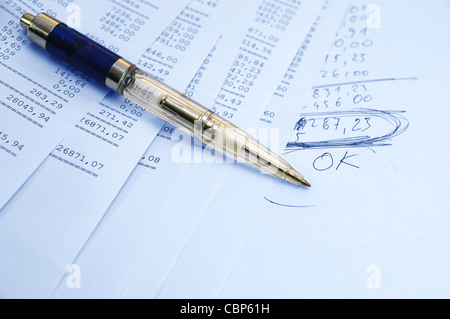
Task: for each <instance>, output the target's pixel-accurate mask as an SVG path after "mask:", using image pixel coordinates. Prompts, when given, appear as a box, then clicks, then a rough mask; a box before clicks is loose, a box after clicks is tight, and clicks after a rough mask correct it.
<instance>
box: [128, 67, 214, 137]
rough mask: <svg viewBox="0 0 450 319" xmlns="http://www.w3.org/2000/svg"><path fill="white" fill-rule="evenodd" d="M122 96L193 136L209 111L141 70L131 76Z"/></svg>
mask: <svg viewBox="0 0 450 319" xmlns="http://www.w3.org/2000/svg"><path fill="white" fill-rule="evenodd" d="M122 94H123V95H124V96H125V97H126V98H128V99H130V100H131V101H133V102H134V103H136V104H138V105H140V106H142V107H143V108H145V109H146V110H148V111H150V112H152V113H153V114H155V115H157V116H158V117H160V118H162V119H163V120H165V121H167V122H169V123H172V124H174V125H176V126H177V127H179V128H181V129H183V130H184V131H186V132H187V133H189V134H192V135H193V134H194V128H195V123H196V121H198V119H199V118H201V117H202V115H203V114H204V113H205V112H207V111H208V109H207V108H205V107H203V106H202V105H200V104H198V103H196V102H195V101H193V100H191V99H189V98H188V97H187V96H185V95H183V94H181V93H180V92H178V91H176V90H174V89H172V88H170V87H169V86H167V85H166V84H164V83H163V82H161V81H158V80H156V79H154V78H153V77H151V76H150V75H148V74H146V73H144V72H142V71H140V70H136V71H135V72H134V74H133V75H131V78H130V80H129V83H128V84H127V85H125V87H124V90H123V92H122Z"/></svg>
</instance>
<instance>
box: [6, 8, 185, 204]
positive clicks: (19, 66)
mask: <svg viewBox="0 0 450 319" xmlns="http://www.w3.org/2000/svg"><path fill="white" fill-rule="evenodd" d="M186 3H188V1H187V0H184V1H177V2H176V4H174V3H172V2H170V1H167V0H155V1H151V2H145V3H142V4H131V3H127V2H126V1H116V0H110V1H104V7H102V8H101V9H100V7H98V8H97V10H91V6H92V2H91V1H87V0H82V1H58V2H55V1H49V0H42V1H31V2H30V1H24V0H17V1H5V2H2V3H1V4H0V12H1V15H0V26H1V30H0V68H1V70H2V74H3V76H2V77H1V79H0V90H1V92H2V95H1V97H0V104H1V107H0V112H1V117H0V125H1V126H0V132H1V134H0V136H1V137H0V139H1V142H0V164H1V166H2V167H4V168H6V169H5V170H3V171H2V173H1V178H2V180H8V181H9V182H8V183H1V184H0V208H1V207H3V206H4V205H5V203H6V202H7V201H8V200H9V199H10V198H11V196H12V195H13V194H14V193H15V192H16V191H17V190H18V189H19V188H20V187H21V186H22V184H23V183H24V182H25V181H26V180H27V179H28V178H29V177H30V176H31V174H32V173H33V172H34V171H35V170H36V168H37V167H38V166H39V165H40V164H41V163H42V162H43V161H44V160H45V158H47V156H48V155H49V153H50V152H52V150H53V149H54V148H55V146H57V144H58V142H59V141H61V139H62V138H63V137H64V136H65V135H66V134H67V133H68V132H69V131H70V129H71V128H72V127H73V126H74V125H75V124H76V123H77V121H79V119H80V118H81V116H82V115H83V114H86V112H88V110H89V109H91V108H92V107H93V106H94V107H95V102H98V101H100V100H101V99H102V98H103V97H104V96H105V95H106V93H107V92H108V91H107V89H105V88H104V87H103V86H102V85H99V84H98V83H94V81H91V79H90V78H88V77H86V76H85V75H83V74H82V73H81V72H79V71H77V70H76V69H75V68H73V67H71V66H69V65H67V64H65V63H63V62H61V61H59V60H58V59H57V58H55V57H53V56H51V55H50V54H48V53H46V52H44V51H42V48H39V47H38V46H37V45H35V44H32V43H31V42H30V40H29V39H28V37H27V35H26V32H25V30H24V29H23V28H22V27H21V26H20V25H19V20H20V17H21V16H22V15H23V14H24V13H26V12H30V13H32V14H37V13H38V12H44V13H47V14H49V15H50V16H52V17H55V18H57V19H60V20H61V21H62V22H67V23H69V24H70V25H72V26H73V27H75V28H77V29H78V30H79V31H80V32H82V33H84V34H87V35H88V36H89V37H91V38H93V39H94V40H96V41H97V42H99V43H100V44H102V45H104V46H106V47H107V48H109V49H110V50H112V51H113V52H116V53H118V54H121V55H123V56H126V57H127V58H128V59H130V60H132V61H133V60H135V59H136V58H137V57H139V55H140V54H142V52H143V51H144V50H145V49H146V47H147V46H148V44H149V43H150V42H151V41H152V40H154V39H156V38H157V37H158V35H159V34H160V33H161V32H162V31H163V30H164V28H165V27H166V26H167V24H168V23H170V21H171V19H173V18H174V17H175V15H177V14H178V12H179V11H180V10H181V9H182V8H183V7H184V5H185V4H186ZM136 6H138V7H136ZM139 6H141V7H139ZM139 9H141V10H143V9H145V12H147V13H148V14H149V15H151V17H152V18H151V20H150V18H149V16H147V15H143V14H141V13H139ZM166 19H169V20H168V21H167V20H166ZM37 66H39V67H37ZM94 112H95V111H94ZM100 117H102V119H104V116H100ZM87 119H90V118H87ZM104 120H107V119H104ZM98 121H99V120H97V122H98ZM92 122H93V121H92ZM92 122H90V123H92ZM102 123H103V124H105V122H102ZM84 124H85V123H84ZM96 124H97V123H96ZM78 125H79V126H83V125H82V124H80V123H78ZM85 125H86V124H85ZM126 128H127V127H126V125H125V129H126ZM106 129H108V132H106ZM120 129H121V127H119V128H118V129H116V128H115V127H114V128H113V127H105V125H103V126H102V130H104V132H103V135H105V134H107V133H109V137H110V138H109V140H115V142H116V141H117V140H118V139H120V138H121V137H122V136H123V134H122V132H121V131H120ZM100 135H101V134H100ZM113 136H114V137H113ZM111 137H112V138H111ZM63 146H64V147H63V148H61V147H60V146H59V149H60V151H61V152H59V151H58V149H56V150H55V151H54V152H53V153H52V156H53V157H54V158H56V159H61V160H63V161H66V160H67V158H66V157H67V156H61V155H62V154H63V153H62V152H64V155H67V154H69V153H70V154H73V156H76V157H77V159H76V161H74V163H72V165H73V167H77V168H78V169H79V170H81V171H83V172H88V174H89V173H90V174H91V175H92V174H94V175H95V174H96V173H97V172H98V170H99V169H100V167H102V163H100V162H99V160H98V159H97V158H95V157H92V156H89V155H88V154H84V153H83V150H82V149H77V148H68V147H66V146H65V145H63ZM73 156H72V157H73ZM70 162H73V161H70Z"/></svg>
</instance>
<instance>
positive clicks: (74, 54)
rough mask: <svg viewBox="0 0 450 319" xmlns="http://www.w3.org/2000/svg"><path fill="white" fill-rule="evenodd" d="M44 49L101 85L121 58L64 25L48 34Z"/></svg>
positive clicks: (61, 24)
mask: <svg viewBox="0 0 450 319" xmlns="http://www.w3.org/2000/svg"><path fill="white" fill-rule="evenodd" d="M45 49H46V50H47V51H48V52H50V53H52V54H53V55H55V56H57V57H58V58H60V59H61V60H63V61H65V62H67V63H69V64H71V65H73V66H75V67H76V68H77V69H79V70H80V71H81V72H83V73H85V74H86V75H88V76H89V77H91V78H93V79H95V80H97V81H99V82H101V83H105V79H106V77H107V75H108V72H109V70H110V69H111V67H112V65H113V64H114V63H115V62H116V61H117V60H119V59H120V58H121V57H120V56H119V55H117V54H115V53H113V52H111V51H109V50H108V49H106V48H105V47H103V46H101V45H99V44H97V43H96V42H94V41H92V40H90V39H89V38H87V37H86V36H84V35H82V34H81V33H79V32H78V31H76V30H74V29H71V28H69V27H68V26H67V25H66V24H64V23H60V24H58V25H57V26H55V27H54V28H53V30H52V31H51V32H50V34H49V35H48V38H47V43H46V46H45Z"/></svg>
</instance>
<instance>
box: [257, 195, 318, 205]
mask: <svg viewBox="0 0 450 319" xmlns="http://www.w3.org/2000/svg"><path fill="white" fill-rule="evenodd" d="M264 199H265V200H266V201H268V202H269V203H271V204H273V205H277V206H282V207H288V208H306V207H316V206H317V205H288V204H282V203H277V202H275V201H273V200H270V199H269V198H267V197H264Z"/></svg>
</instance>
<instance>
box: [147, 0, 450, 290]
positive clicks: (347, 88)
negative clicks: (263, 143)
mask: <svg viewBox="0 0 450 319" xmlns="http://www.w3.org/2000/svg"><path fill="white" fill-rule="evenodd" d="M449 12H450V5H449V3H448V2H447V1H434V2H432V3H431V2H430V3H424V2H415V3H411V2H410V1H395V2H393V1H385V0H378V1H361V0H355V1H352V4H351V6H350V7H349V8H348V11H347V15H346V18H345V20H344V24H343V25H342V27H341V28H340V30H339V32H338V35H337V37H336V38H335V40H334V44H333V47H332V49H331V50H330V52H329V54H328V55H327V56H325V57H324V60H323V61H324V66H323V67H322V69H321V71H320V72H319V76H318V77H317V81H316V84H315V85H314V87H313V89H312V90H311V93H310V96H309V98H308V100H307V101H304V103H299V104H298V109H297V112H298V113H297V116H296V117H295V118H293V119H291V120H289V121H286V122H285V124H286V125H289V126H292V127H293V128H294V132H293V135H292V136H293V137H291V138H289V142H290V143H289V144H288V148H287V150H286V152H287V154H285V158H286V159H287V160H288V161H290V163H291V164H292V165H293V166H294V167H295V168H297V169H298V170H300V171H301V172H302V173H304V174H305V176H306V177H307V179H308V181H310V182H311V184H312V185H313V187H312V188H311V189H304V188H298V187H293V186H290V185H288V184H286V183H283V182H281V181H276V180H271V181H270V182H269V181H268V182H267V183H263V182H262V179H264V178H261V177H259V176H254V175H252V174H251V172H250V171H249V170H246V169H243V168H242V167H235V168H233V169H232V172H231V173H230V175H229V176H228V178H227V180H226V181H225V182H224V184H223V186H222V187H221V188H220V190H218V192H217V197H216V199H215V200H214V201H213V202H212V203H211V205H210V207H209V209H208V212H207V214H206V215H205V217H204V218H203V220H202V222H201V223H200V225H199V226H198V227H197V230H196V232H195V233H194V235H193V236H192V238H191V239H190V242H189V245H188V246H187V247H186V248H185V249H184V250H183V255H182V256H181V257H180V258H179V260H178V262H177V265H176V267H175V268H174V270H173V271H172V273H171V276H170V277H169V279H168V280H167V282H166V284H165V287H164V288H163V289H162V290H161V291H160V294H159V296H160V297H171V296H187V297H192V296H205V295H206V294H205V290H206V291H209V290H211V289H214V292H215V293H216V294H215V296H218V297H223V298H305V297H306V298H330V297H331V298H361V297H362V298H405V297H407V298H423V297H427V298H429V297H441V298H442V297H444V298H445V297H446V296H448V292H449V290H448V287H447V284H446V283H447V282H448V281H449V279H450V278H449V274H448V271H447V269H448V266H449V264H450V259H449V257H448V254H446V253H445V252H446V251H447V250H448V243H449V239H450V238H449V235H448V231H447V229H448V207H449V204H450V201H449V199H448V193H449V186H448V183H447V181H448V179H449V177H450V175H449V173H448V170H446V169H445V166H446V162H447V159H446V158H447V149H446V146H445V143H442V141H441V140H440V139H441V137H442V136H448V134H449V133H450V129H449V127H448V125H447V124H446V119H447V118H448V116H449V112H450V111H449V109H448V107H447V104H448V103H447V101H448V99H449V93H448V90H446V89H444V87H445V86H446V83H448V81H449V74H448V73H447V72H445V71H443V70H447V69H448V68H449V62H448V58H447V57H448V56H449V53H450V47H449V45H448V41H442V38H441V36H440V35H437V33H435V31H436V30H446V29H448V28H449V22H448V18H447V17H448V14H449ZM418 39H420V40H419V41H418ZM347 72H348V73H347ZM437 92H439V93H437ZM361 125H364V126H361ZM369 125H370V127H369ZM242 194H245V196H242ZM224 262H225V265H223V263H224ZM141 270H142V269H141ZM218 282H219V283H220V285H219V287H217V285H215V283H218ZM194 283H195V287H198V286H200V287H201V288H200V289H198V291H197V289H195V288H194V289H192V290H191V289H186V287H192V285H194ZM180 290H181V292H180Z"/></svg>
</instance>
